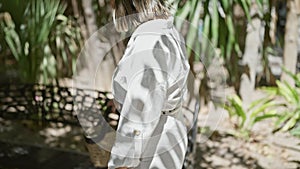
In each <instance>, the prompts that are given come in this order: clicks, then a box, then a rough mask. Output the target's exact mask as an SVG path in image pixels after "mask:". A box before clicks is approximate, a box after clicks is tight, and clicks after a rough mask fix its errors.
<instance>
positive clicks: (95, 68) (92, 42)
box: [74, 0, 114, 91]
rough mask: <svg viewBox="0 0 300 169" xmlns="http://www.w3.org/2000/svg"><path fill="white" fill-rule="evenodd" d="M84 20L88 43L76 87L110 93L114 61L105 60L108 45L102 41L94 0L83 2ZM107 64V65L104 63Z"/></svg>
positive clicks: (79, 63) (76, 79)
mask: <svg viewBox="0 0 300 169" xmlns="http://www.w3.org/2000/svg"><path fill="white" fill-rule="evenodd" d="M81 2H82V4H81V5H82V8H83V14H84V20H85V24H86V30H87V31H86V35H87V39H86V43H85V46H84V49H83V50H82V52H81V54H80V56H79V58H78V63H77V66H78V67H77V74H76V76H75V77H74V78H75V85H76V86H77V87H81V88H89V89H97V90H104V91H110V90H111V89H110V86H111V77H112V72H113V70H114V66H112V65H114V64H113V63H111V60H112V59H108V60H104V57H105V55H106V53H105V51H107V50H105V49H107V47H108V44H106V43H103V42H101V41H100V38H99V36H98V34H97V33H96V32H97V31H98V26H97V24H96V15H95V13H94V10H93V4H92V2H93V1H92V0H82V1H81ZM104 62H105V63H104Z"/></svg>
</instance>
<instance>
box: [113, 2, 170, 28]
mask: <svg viewBox="0 0 300 169" xmlns="http://www.w3.org/2000/svg"><path fill="white" fill-rule="evenodd" d="M111 5H112V8H113V20H114V24H115V27H116V29H117V31H119V32H127V31H129V30H132V29H134V28H136V27H137V26H138V25H140V24H142V23H144V22H146V21H149V20H153V19H167V18H168V17H169V16H170V11H169V5H167V0H111ZM128 15H130V16H129V17H126V16H128Z"/></svg>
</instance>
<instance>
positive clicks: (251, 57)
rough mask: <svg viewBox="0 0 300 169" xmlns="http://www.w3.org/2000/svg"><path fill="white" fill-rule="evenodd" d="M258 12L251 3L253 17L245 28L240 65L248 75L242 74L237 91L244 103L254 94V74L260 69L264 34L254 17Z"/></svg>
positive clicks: (256, 7) (260, 23)
mask: <svg viewBox="0 0 300 169" xmlns="http://www.w3.org/2000/svg"><path fill="white" fill-rule="evenodd" d="M258 10H259V9H258V6H257V5H256V4H255V3H252V6H251V10H250V12H251V15H252V16H255V17H254V18H252V20H251V22H250V23H249V24H248V26H247V36H246V43H245V53H244V56H243V60H242V64H243V65H244V66H248V68H249V74H247V73H243V74H242V76H241V84H240V89H239V93H240V96H241V97H242V99H243V100H244V101H246V102H248V101H249V98H251V94H252V93H253V92H254V89H255V82H256V72H257V69H258V68H259V67H261V59H262V56H261V53H260V49H261V47H262V45H263V37H262V34H263V33H262V32H264V27H263V26H262V21H261V19H260V18H259V17H257V16H256V14H257V13H258Z"/></svg>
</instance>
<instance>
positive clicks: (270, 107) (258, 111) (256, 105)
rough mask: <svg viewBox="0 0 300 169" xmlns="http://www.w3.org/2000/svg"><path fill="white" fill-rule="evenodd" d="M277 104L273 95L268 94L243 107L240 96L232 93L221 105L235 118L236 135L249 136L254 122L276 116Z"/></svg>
mask: <svg viewBox="0 0 300 169" xmlns="http://www.w3.org/2000/svg"><path fill="white" fill-rule="evenodd" d="M278 106H279V105H278V103H276V102H275V101H274V100H273V96H272V95H269V96H268V97H264V98H262V99H259V100H256V101H253V102H252V103H251V104H250V106H249V107H248V108H247V109H245V108H244V104H243V102H242V100H241V98H240V97H239V96H237V95H233V96H231V97H229V98H228V102H227V103H226V104H225V105H224V106H223V107H224V109H225V110H227V111H228V113H229V115H230V117H231V119H233V118H235V119H236V124H235V127H236V128H237V129H238V133H237V134H236V135H237V136H241V137H249V134H250V132H251V129H252V127H253V126H254V124H256V123H257V122H259V121H262V120H264V119H268V118H273V117H277V116H278V115H277V111H276V109H275V108H276V107H278Z"/></svg>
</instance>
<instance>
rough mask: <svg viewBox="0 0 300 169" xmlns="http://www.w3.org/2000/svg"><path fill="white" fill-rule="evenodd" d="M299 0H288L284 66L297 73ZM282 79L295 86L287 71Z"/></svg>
mask: <svg viewBox="0 0 300 169" xmlns="http://www.w3.org/2000/svg"><path fill="white" fill-rule="evenodd" d="M298 1H299V0H287V8H288V13H287V19H286V26H285V38H284V53H283V66H284V67H285V68H286V69H287V70H288V71H290V72H291V73H293V74H295V73H296V64H297V54H298V50H297V48H298V15H297V14H298V12H299V9H298V6H299V5H298V4H299V2H298ZM281 81H286V82H288V83H289V84H290V85H292V86H294V85H295V82H294V80H293V79H292V78H291V77H289V75H287V74H286V73H284V72H283V73H282V75H281Z"/></svg>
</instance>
